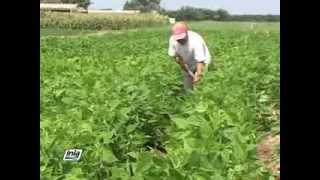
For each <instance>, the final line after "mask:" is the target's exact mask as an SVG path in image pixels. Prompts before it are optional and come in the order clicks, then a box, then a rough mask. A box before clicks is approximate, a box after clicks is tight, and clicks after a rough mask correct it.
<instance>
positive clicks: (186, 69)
mask: <svg viewBox="0 0 320 180" xmlns="http://www.w3.org/2000/svg"><path fill="white" fill-rule="evenodd" d="M175 59H176V62H177V63H178V64H179V65H180V67H181V68H182V70H183V71H185V72H186V73H188V74H189V75H190V76H191V77H192V78H193V77H194V74H193V73H192V72H191V71H190V69H189V67H188V65H187V64H186V63H185V62H184V60H183V58H182V57H181V56H180V55H179V54H176V56H175Z"/></svg>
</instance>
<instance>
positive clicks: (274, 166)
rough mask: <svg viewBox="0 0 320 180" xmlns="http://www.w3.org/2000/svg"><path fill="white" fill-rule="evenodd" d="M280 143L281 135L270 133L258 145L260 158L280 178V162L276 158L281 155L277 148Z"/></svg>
mask: <svg viewBox="0 0 320 180" xmlns="http://www.w3.org/2000/svg"><path fill="white" fill-rule="evenodd" d="M279 145H280V135H272V134H269V135H267V136H266V137H264V138H263V139H262V140H261V142H260V143H259V144H258V147H257V155H258V158H259V159H260V160H261V161H262V162H263V164H264V165H265V167H266V168H267V169H268V170H270V171H271V172H272V173H273V174H274V175H275V176H276V177H277V178H276V179H280V162H277V159H275V158H276V157H279V154H278V153H279V152H278V151H277V149H276V148H277V146H279Z"/></svg>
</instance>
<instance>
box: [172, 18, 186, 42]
mask: <svg viewBox="0 0 320 180" xmlns="http://www.w3.org/2000/svg"><path fill="white" fill-rule="evenodd" d="M187 32H188V27H187V25H186V24H184V23H181V22H178V23H176V24H175V25H174V26H173V27H172V36H173V38H174V39H175V40H179V39H184V38H185V37H186V35H187Z"/></svg>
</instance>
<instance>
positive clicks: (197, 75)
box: [192, 62, 204, 84]
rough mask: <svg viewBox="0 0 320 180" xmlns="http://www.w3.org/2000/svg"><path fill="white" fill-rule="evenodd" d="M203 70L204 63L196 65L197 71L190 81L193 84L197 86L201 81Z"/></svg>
mask: <svg viewBox="0 0 320 180" xmlns="http://www.w3.org/2000/svg"><path fill="white" fill-rule="evenodd" d="M203 68H204V63H202V62H199V63H197V71H196V73H195V75H194V78H193V81H192V83H193V84H197V83H198V82H199V81H200V80H201V77H202V72H203Z"/></svg>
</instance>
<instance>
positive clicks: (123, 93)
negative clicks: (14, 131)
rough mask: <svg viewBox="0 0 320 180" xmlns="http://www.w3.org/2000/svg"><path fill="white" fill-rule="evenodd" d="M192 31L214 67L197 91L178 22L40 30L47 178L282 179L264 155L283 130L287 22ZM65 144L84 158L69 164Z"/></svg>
mask: <svg viewBox="0 0 320 180" xmlns="http://www.w3.org/2000/svg"><path fill="white" fill-rule="evenodd" d="M190 28H191V29H192V30H193V31H196V32H198V33H199V34H201V35H202V36H203V37H204V39H205V41H206V42H207V45H208V47H209V50H210V52H211V54H212V56H213V64H211V65H210V67H209V71H208V72H207V73H206V74H205V76H204V77H203V79H202V80H201V82H200V83H199V84H198V85H197V86H196V87H195V90H194V91H192V92H191V93H189V94H184V93H183V91H182V78H183V77H182V73H181V70H180V68H179V66H178V65H177V64H176V63H175V62H174V60H173V59H172V58H170V57H169V56H168V55H167V48H168V43H169V35H170V27H169V25H163V26H160V27H153V28H140V29H136V30H123V31H115V32H112V31H110V32H105V33H100V34H99V33H98V31H97V34H90V35H89V34H88V35H87V34H81V35H63V36H62V35H49V34H42V35H41V72H40V73H41V104H40V111H41V122H40V123H41V124H40V126H41V128H40V135H41V148H40V154H41V161H40V171H41V179H43V180H52V179H57V180H58V179H67V180H73V179H90V180H91V179H97V180H100V179H101V180H102V179H112V180H127V179H128V180H129V179H130V180H135V179H136V180H143V179H145V180H175V179H177V180H180V179H181V180H209V179H213V180H251V179H252V180H256V179H261V180H263V179H266V180H270V179H275V178H276V177H277V176H279V175H278V172H274V171H271V170H270V169H268V168H267V167H266V166H265V164H264V163H263V161H261V160H260V159H259V156H258V155H257V147H258V144H259V142H260V141H261V139H263V137H264V136H265V135H266V134H270V133H271V134H279V133H280V130H279V122H280V118H279V116H280V100H279V99H280V33H279V23H235V22H228V23H227V22H197V23H195V22H192V23H190ZM66 149H82V150H83V153H82V156H81V159H80V160H79V161H76V162H68V161H63V155H64V152H65V150H66ZM272 161H273V162H278V161H279V153H278V151H277V153H275V157H274V159H273V160H272Z"/></svg>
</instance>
